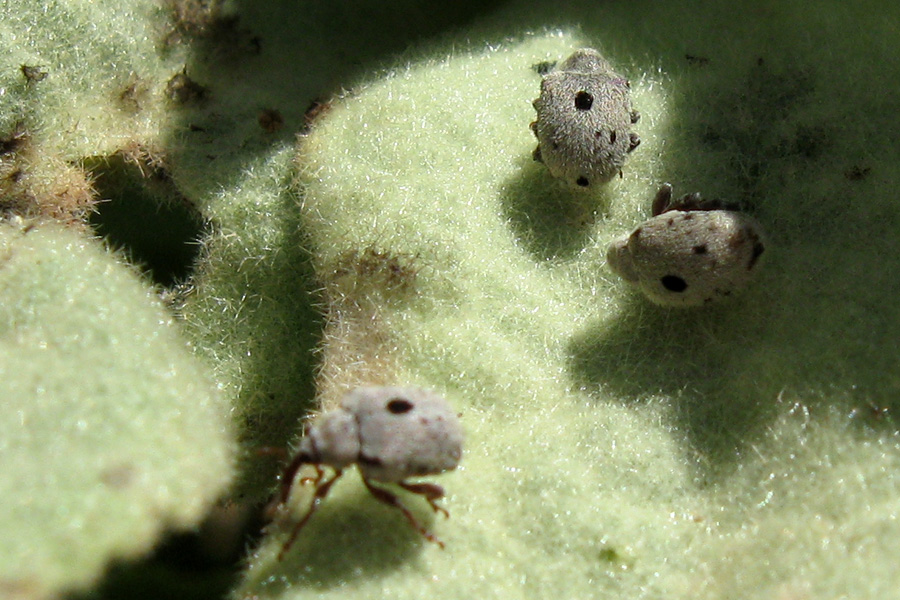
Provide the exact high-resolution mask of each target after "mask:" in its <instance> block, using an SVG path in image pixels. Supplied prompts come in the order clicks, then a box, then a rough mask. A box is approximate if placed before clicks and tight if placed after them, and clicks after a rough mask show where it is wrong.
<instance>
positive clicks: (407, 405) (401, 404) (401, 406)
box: [387, 398, 413, 415]
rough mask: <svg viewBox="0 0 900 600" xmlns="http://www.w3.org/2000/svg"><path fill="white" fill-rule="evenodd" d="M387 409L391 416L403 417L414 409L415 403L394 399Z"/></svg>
mask: <svg viewBox="0 0 900 600" xmlns="http://www.w3.org/2000/svg"><path fill="white" fill-rule="evenodd" d="M387 409H388V411H389V412H390V413H391V414H395V415H402V414H404V413H408V412H409V411H411V410H412V409H413V403H412V402H410V401H409V400H404V399H403V398H394V399H393V400H391V401H389V402H388V403H387Z"/></svg>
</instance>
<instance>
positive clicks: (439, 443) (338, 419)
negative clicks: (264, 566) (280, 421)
mask: <svg viewBox="0 0 900 600" xmlns="http://www.w3.org/2000/svg"><path fill="white" fill-rule="evenodd" d="M462 441H463V435H462V429H461V427H460V424H459V419H458V418H457V416H456V414H455V413H454V412H453V411H452V410H451V408H450V406H449V405H448V404H447V402H446V401H445V400H444V399H443V398H441V397H440V396H438V395H437V394H434V393H433V392H429V391H427V390H423V389H418V388H400V387H361V388H357V389H355V390H353V391H351V392H350V393H348V394H347V395H346V396H345V397H344V399H343V400H342V401H341V403H340V406H339V407H338V408H336V409H335V410H332V411H329V412H326V413H324V414H322V415H320V416H319V417H318V418H317V419H315V420H314V421H313V423H312V424H311V425H310V427H309V429H308V431H307V434H306V436H305V437H304V438H303V439H302V440H301V442H300V447H299V450H298V452H297V454H296V456H295V457H294V459H293V460H292V461H291V462H290V464H288V466H287V467H286V468H285V471H284V473H283V475H282V477H281V489H280V495H279V503H280V504H281V505H284V504H285V503H286V502H287V501H288V498H289V497H290V493H291V489H292V487H293V485H294V478H295V477H296V475H297V472H298V471H299V470H300V468H301V467H302V466H303V465H306V464H312V465H315V466H316V471H317V476H316V477H315V478H313V479H312V481H313V482H314V484H315V486H316V489H315V492H314V494H313V501H312V505H311V506H310V508H309V510H308V511H307V513H306V514H305V515H304V516H303V517H302V518H301V519H300V521H299V522H298V523H297V524H296V525H295V526H294V529H293V531H292V532H291V535H290V537H289V538H288V541H287V542H286V543H285V544H284V546H283V547H282V550H281V553H280V554H279V559H280V558H282V557H283V556H284V554H285V553H286V552H287V551H288V549H289V548H290V546H291V545H292V544H293V542H294V540H295V539H296V537H297V535H298V534H299V533H300V530H301V529H302V528H303V526H304V525H305V524H306V522H307V521H308V520H309V518H310V517H311V516H312V514H313V513H314V512H315V510H316V509H317V508H318V506H319V504H320V503H321V501H322V500H323V499H324V498H325V496H326V495H327V494H328V491H329V490H330V489H331V486H332V485H333V484H334V482H335V481H336V480H337V479H338V478H339V477H340V476H341V473H342V472H343V470H344V469H345V468H347V467H349V466H351V465H354V464H355V465H356V466H357V468H358V469H359V471H360V473H361V474H362V479H363V483H364V484H365V486H366V488H367V489H368V490H369V492H371V493H372V495H373V496H375V498H376V499H378V500H379V501H381V502H384V503H385V504H388V505H390V506H393V507H395V508H397V509H399V510H400V511H401V512H402V513H403V515H404V516H405V517H406V519H407V520H408V521H409V522H410V524H411V525H412V526H413V527H414V528H415V529H416V530H417V531H419V532H420V533H421V534H422V535H423V536H424V537H425V538H426V539H427V540H429V541H432V542H435V543H437V544H438V545H439V546H441V547H443V543H442V542H441V541H440V540H438V539H437V538H436V537H435V536H434V535H433V534H431V533H430V532H428V531H427V530H426V529H425V528H424V527H423V526H422V525H421V524H419V522H418V521H417V520H416V519H415V517H414V516H413V515H412V513H411V512H409V510H408V509H407V508H406V507H405V506H403V504H401V502H400V500H399V498H397V496H396V495H394V494H393V493H391V492H390V491H388V490H386V489H384V488H381V487H377V486H375V485H374V484H373V482H381V483H395V484H398V485H399V486H400V487H402V488H403V489H405V490H407V491H410V492H412V493H414V494H419V495H421V496H423V497H424V498H425V499H426V500H427V501H428V503H429V504H430V505H431V507H432V508H433V509H434V510H435V512H443V513H444V514H445V515H447V516H449V515H448V513H447V511H446V510H445V509H443V508H442V507H440V506H438V504H437V502H436V501H437V500H438V499H439V498H441V497H443V495H444V490H443V488H441V487H440V486H438V485H435V484H433V483H410V482H407V481H406V479H407V478H409V477H416V476H422V475H433V474H437V473H441V472H444V471H449V470H452V469H455V468H456V466H457V464H458V463H459V459H460V457H461V455H462ZM322 466H326V467H330V468H331V469H332V470H333V471H334V474H333V475H332V477H331V478H329V479H325V473H324V471H323V470H322Z"/></svg>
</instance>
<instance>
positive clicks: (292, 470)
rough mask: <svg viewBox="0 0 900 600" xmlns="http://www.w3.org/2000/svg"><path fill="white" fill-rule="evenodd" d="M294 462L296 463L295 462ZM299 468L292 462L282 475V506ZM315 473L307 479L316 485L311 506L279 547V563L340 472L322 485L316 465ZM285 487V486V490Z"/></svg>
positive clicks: (319, 470) (322, 474)
mask: <svg viewBox="0 0 900 600" xmlns="http://www.w3.org/2000/svg"><path fill="white" fill-rule="evenodd" d="M294 462H297V461H296V460H295V461H294ZM301 464H302V463H301ZM299 468H300V465H297V466H294V463H293V462H292V463H291V464H290V465H288V468H287V469H285V472H284V475H283V476H282V477H283V478H284V479H282V480H281V496H282V498H283V500H282V504H283V503H284V502H286V501H287V499H288V497H289V496H290V493H291V484H292V483H293V480H294V476H295V475H296V474H297V470H298V469H299ZM316 473H317V475H316V477H314V478H311V479H309V481H313V482H315V485H316V491H315V493H314V494H313V499H312V504H310V506H309V510H308V511H306V514H305V515H303V518H302V519H300V520H299V521H298V522H297V523H296V524H295V525H294V529H293V530H292V531H291V535H290V536H288V539H287V541H286V542H285V543H284V546H282V547H281V551H280V552H279V553H278V560H279V561H280V560H281V559H283V558H284V555H285V554H287V551H288V550H290V549H291V546H292V545H293V544H294V541H295V540H296V539H297V536H298V535H299V534H300V530H301V529H303V526H304V525H306V522H307V521H309V518H310V517H312V516H313V513H314V512H316V509H318V508H319V505H320V504H321V503H322V500H324V499H325V496H327V495H328V491H329V490H331V486H332V485H334V482H335V481H337V480H338V478H339V477H340V476H341V471H340V470H337V471H335V473H334V476H333V477H332V478H331V479H329V480H327V481H325V482H324V483H322V479H323V478H324V473H323V471H322V469H321V468H319V466H318V465H316ZM285 482H287V483H285ZM285 485H287V487H286V488H285Z"/></svg>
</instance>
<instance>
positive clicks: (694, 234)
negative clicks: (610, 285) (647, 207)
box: [606, 184, 765, 307]
mask: <svg viewBox="0 0 900 600" xmlns="http://www.w3.org/2000/svg"><path fill="white" fill-rule="evenodd" d="M671 200H672V186H671V185H669V184H665V185H663V186H662V187H661V188H660V190H659V192H658V193H657V195H656V199H655V200H654V202H653V215H654V216H653V218H652V219H650V220H648V221H645V222H644V223H642V224H641V225H639V226H638V227H637V229H635V230H634V231H633V232H632V233H631V234H630V235H628V236H625V237H623V238H620V239H618V240H616V241H614V242H613V243H612V244H610V246H609V249H608V250H607V253H606V261H607V264H609V266H610V268H611V269H612V270H613V271H615V272H616V273H617V274H619V275H620V276H621V277H622V278H623V279H625V281H627V282H628V283H631V284H632V285H635V286H637V287H638V288H639V289H640V290H641V291H642V292H643V293H644V295H646V296H647V297H648V298H649V299H650V300H651V301H652V302H654V303H656V304H660V305H663V306H679V307H687V306H699V305H702V304H707V303H709V302H713V301H714V300H716V299H719V298H723V297H726V296H730V295H731V294H732V293H734V292H737V291H738V290H740V289H741V288H743V287H744V286H745V285H746V284H747V282H749V281H750V279H751V278H752V276H753V274H754V273H755V272H756V267H757V266H758V264H759V263H758V260H759V257H760V255H761V254H762V253H763V251H764V250H765V241H764V237H763V233H762V228H761V226H760V224H759V223H758V222H757V221H756V220H755V219H753V218H751V217H749V216H747V215H745V214H743V213H741V212H738V211H736V210H721V209H720V208H719V206H720V204H717V203H715V202H714V201H713V202H707V201H704V200H703V199H702V198H701V197H700V194H688V195H685V196H683V197H682V198H680V199H679V200H678V201H676V202H674V203H673V202H672V201H671Z"/></svg>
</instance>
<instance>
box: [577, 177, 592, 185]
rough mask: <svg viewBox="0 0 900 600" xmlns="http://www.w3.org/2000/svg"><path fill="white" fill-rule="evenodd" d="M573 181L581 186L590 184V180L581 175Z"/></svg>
mask: <svg viewBox="0 0 900 600" xmlns="http://www.w3.org/2000/svg"><path fill="white" fill-rule="evenodd" d="M575 183H577V184H578V185H580V186H581V187H587V186H589V185H591V182H590V181H588V178H587V177H585V176H583V175H582V176H581V177H579V178H578V179H576V180H575Z"/></svg>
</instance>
